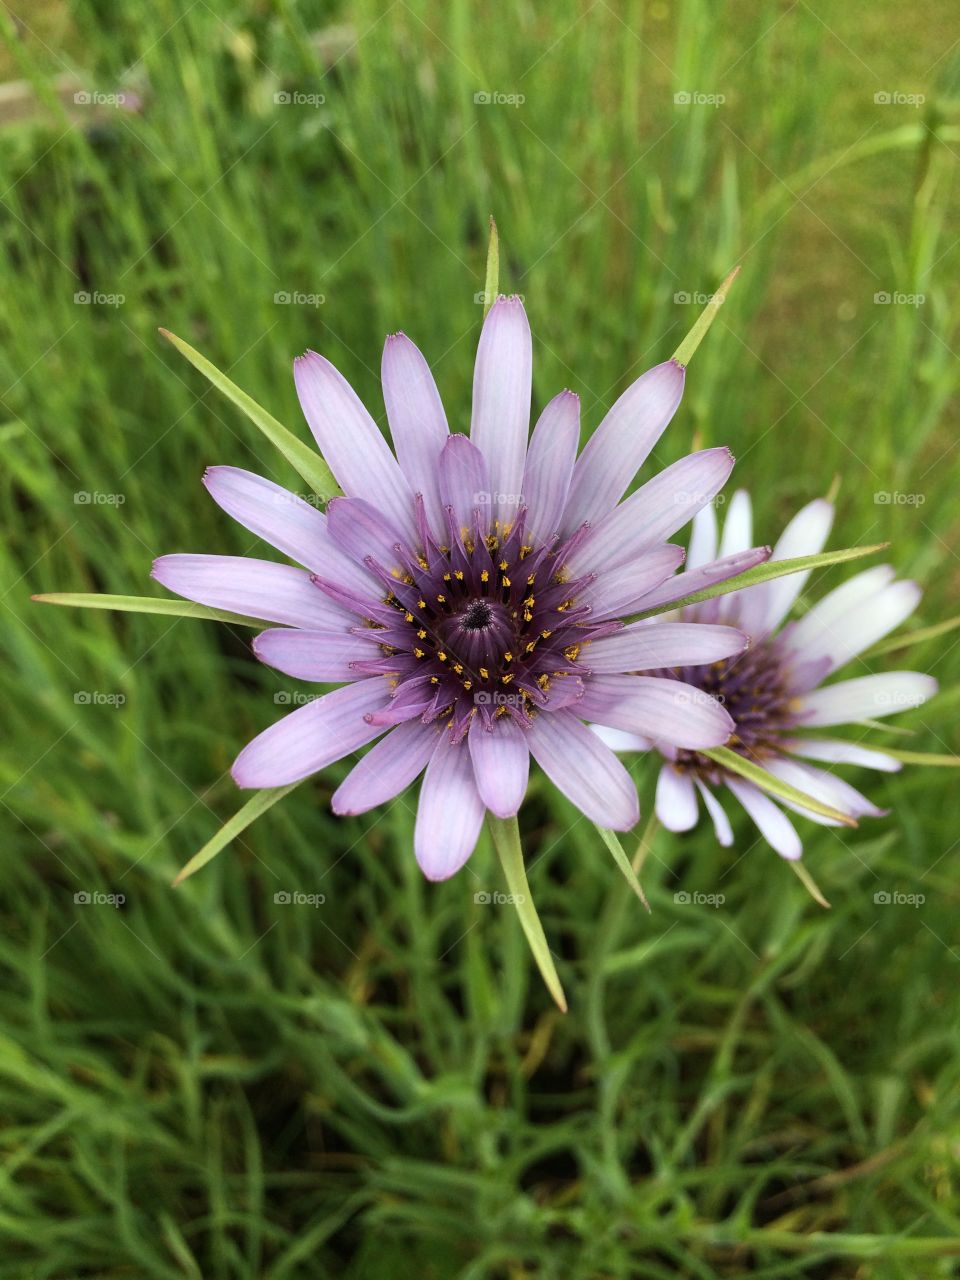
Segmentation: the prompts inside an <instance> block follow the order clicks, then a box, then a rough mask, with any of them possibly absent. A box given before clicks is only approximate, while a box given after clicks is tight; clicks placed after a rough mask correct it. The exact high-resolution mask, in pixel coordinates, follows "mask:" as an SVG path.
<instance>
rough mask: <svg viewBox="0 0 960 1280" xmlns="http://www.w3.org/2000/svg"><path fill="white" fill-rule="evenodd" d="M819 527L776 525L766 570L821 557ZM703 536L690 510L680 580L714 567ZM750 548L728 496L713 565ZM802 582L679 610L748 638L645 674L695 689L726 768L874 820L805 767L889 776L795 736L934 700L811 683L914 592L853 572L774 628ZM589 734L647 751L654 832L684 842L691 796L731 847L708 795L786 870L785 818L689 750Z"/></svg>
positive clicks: (923, 692)
mask: <svg viewBox="0 0 960 1280" xmlns="http://www.w3.org/2000/svg"><path fill="white" fill-rule="evenodd" d="M832 522H833V507H832V505H831V504H830V503H829V502H826V501H824V500H822V499H819V500H817V501H815V502H811V503H810V504H809V505H808V506H806V507H804V508H803V509H802V510H801V511H800V512H798V514H797V515H796V516H794V518H793V520H791V521H790V523H789V524H788V525H787V527H786V529H785V530H784V532H783V534H782V536H781V538H780V540H779V541H778V542H777V544H776V546H775V548H774V551H773V555H772V557H771V558H772V559H773V560H783V559H789V558H792V557H794V556H803V555H814V554H816V553H818V552H820V551H822V550H823V547H824V545H825V543H826V540H827V537H828V535H829V532H830V527H831V524H832ZM717 532H718V531H717V521H716V515H715V512H714V510H713V507H712V506H711V507H705V508H703V509H702V510H701V511H700V512H699V513H698V514H697V516H696V518H695V520H694V527H693V535H692V538H691V543H690V554H689V556H688V560H687V564H688V566H689V567H690V568H692V569H694V571H695V567H696V566H697V565H698V564H701V563H703V562H706V561H710V560H712V559H713V557H714V556H715V555H717V554H718V546H717ZM751 538H752V517H751V504H750V499H749V496H748V495H747V494H746V493H744V492H742V491H741V492H738V493H736V494H735V495H734V497H733V500H732V502H731V504H730V510H729V513H728V515H727V518H726V521H725V523H724V528H723V536H722V538H721V539H720V544H719V554H721V555H722V556H726V555H730V554H733V553H735V552H736V551H737V550H738V549H740V548H742V547H745V546H747V545H748V544H749V542H750V541H751ZM685 576H687V575H686V574H683V575H681V577H685ZM807 576H808V575H807V574H806V573H796V574H793V575H791V576H789V577H783V578H777V579H774V580H772V581H770V582H765V583H761V584H759V585H756V586H752V587H747V588H745V589H743V590H740V591H734V592H731V593H729V594H728V595H726V596H719V597H716V598H714V599H712V600H707V601H705V602H704V603H702V604H699V605H694V606H688V607H687V608H686V609H685V610H683V617H684V618H685V619H686V620H691V621H693V620H696V621H700V622H705V623H711V624H716V623H719V622H723V623H726V624H728V625H731V626H734V627H738V628H740V629H741V630H742V631H744V632H746V633H747V634H748V635H749V636H750V637H751V646H750V648H749V649H747V650H746V651H745V652H743V653H741V654H738V655H736V656H733V657H730V658H726V659H723V660H721V661H718V662H715V663H712V664H711V665H710V666H706V667H700V668H696V669H695V668H691V667H688V666H685V665H683V664H677V665H676V666H675V667H674V668H673V669H672V670H670V671H664V672H660V673H658V674H660V675H661V676H672V677H673V678H674V679H678V680H681V681H683V682H685V683H689V684H691V685H695V686H696V687H698V688H700V689H702V690H703V692H704V693H706V694H709V695H711V696H712V697H714V698H716V699H717V700H718V701H719V702H721V703H722V704H723V706H724V707H725V708H726V710H727V711H728V712H729V713H730V716H731V718H732V720H733V722H734V725H735V730H734V735H733V737H732V738H731V739H730V742H729V744H728V745H729V746H730V747H731V748H733V749H734V750H736V751H737V752H739V754H740V755H742V756H744V757H745V758H747V759H748V760H751V761H753V762H754V763H755V764H758V765H760V766H762V767H763V768H764V769H766V770H767V771H768V772H769V773H772V774H773V775H775V777H777V778H779V779H780V780H781V781H783V782H786V783H788V784H790V785H792V786H793V787H796V788H797V789H799V790H800V791H803V792H804V793H805V794H806V795H808V796H812V797H813V798H814V799H816V800H819V801H821V802H822V803H825V804H827V805H830V806H831V807H832V808H834V809H836V810H839V811H840V812H842V813H845V814H847V815H848V816H849V817H851V818H858V817H861V816H865V815H871V816H880V815H882V813H883V812H884V811H883V810H881V809H878V808H877V807H876V806H875V805H874V804H872V803H871V802H870V801H869V800H868V799H867V798H866V797H865V796H863V795H861V793H860V792H859V791H857V790H856V789H855V788H854V787H852V786H850V785H849V784H848V783H846V782H844V781H843V780H842V779H840V778H839V777H837V776H836V775H835V774H834V773H832V772H828V771H826V770H824V769H822V768H819V767H818V765H815V764H810V763H807V762H808V761H817V762H819V763H825V764H828V765H835V764H853V765H862V766H864V767H866V768H871V769H880V770H884V771H887V772H893V771H895V770H897V769H899V768H900V767H901V766H900V763H899V761H897V760H896V759H894V757H893V756H891V755H887V754H886V753H884V752H883V751H877V750H874V749H873V748H868V747H864V746H862V745H861V744H860V743H859V742H852V741H849V740H846V739H840V738H833V737H821V736H819V735H818V734H812V735H809V736H808V734H807V733H806V731H807V730H818V729H822V728H832V727H834V726H838V725H845V724H856V723H857V722H858V721H862V720H864V719H872V718H875V717H878V716H886V715H891V714H893V713H894V712H896V711H903V710H905V709H907V708H909V707H916V706H919V705H920V704H921V703H923V702H925V701H926V700H927V698H929V697H931V696H932V694H934V693H935V692H936V689H937V682H936V681H935V680H934V679H933V678H932V677H930V676H928V675H923V674H921V673H919V672H915V671H895V672H887V673H883V674H880V675H861V676H854V677H853V678H852V679H848V680H842V681H838V682H836V683H831V684H824V681H826V680H828V679H829V677H830V676H832V675H833V674H834V672H836V671H838V670H839V669H840V668H841V667H844V666H846V665H847V664H848V663H851V662H853V660H854V659H855V658H857V657H859V655H860V654H862V653H863V652H864V651H865V650H866V649H868V648H869V647H870V646H871V645H873V644H875V643H876V642H877V641H878V640H880V639H882V638H883V637H884V636H885V635H887V634H888V633H889V632H890V631H892V630H893V629H894V628H895V627H897V626H899V625H900V623H901V622H903V620H904V619H905V618H907V617H908V616H909V615H910V614H911V613H912V612H913V610H914V609H915V608H916V605H917V603H918V601H919V599H920V589H919V587H918V586H917V585H916V583H914V582H907V581H903V580H900V581H897V580H896V579H895V576H894V571H893V569H892V568H890V567H889V566H888V565H880V566H878V567H876V568H873V569H867V570H865V571H864V572H863V573H858V574H857V575H856V576H855V577H853V578H851V579H849V580H848V581H847V582H845V583H843V585H842V586H839V587H837V588H836V589H835V590H833V591H831V592H830V593H829V594H828V595H826V596H825V597H824V598H823V599H822V600H820V601H819V602H818V603H817V604H815V605H814V606H813V607H812V608H811V609H810V610H809V612H808V613H806V614H805V615H804V616H803V617H802V618H801V619H799V620H798V621H794V622H789V623H787V624H786V625H785V626H784V625H782V624H783V622H784V619H785V618H786V617H787V615H788V613H789V612H790V610H791V608H792V606H793V604H794V602H795V600H796V599H797V596H798V595H799V593H800V591H801V589H802V587H803V583H804V581H805V579H806V578H807ZM654 625H659V624H654ZM597 732H598V735H599V736H600V737H601V738H602V739H603V740H604V741H606V742H607V743H608V745H610V746H612V747H614V748H615V749H617V750H620V751H624V750H650V749H654V750H656V751H658V752H659V753H660V754H661V755H662V756H663V757H664V763H663V765H662V767H661V769H660V773H659V777H658V780H657V797H656V810H657V815H658V817H659V818H660V820H661V822H662V823H663V825H664V826H665V827H667V828H668V830H671V831H687V830H689V829H690V828H691V827H693V826H694V825H695V824H696V821H697V817H698V807H699V806H698V796H699V797H700V799H702V800H703V802H704V805H705V806H706V808H707V810H708V812H709V814H710V816H711V818H712V819H713V823H714V827H715V830H716V834H717V839H718V840H719V841H720V843H721V844H723V845H729V844H732V843H733V833H732V830H731V827H730V822H729V820H728V818H727V816H726V813H725V812H724V810H723V808H722V807H721V805H720V803H719V801H718V800H717V798H716V796H715V795H714V789H715V788H717V787H720V786H725V787H726V788H727V789H728V790H729V791H730V792H732V793H733V795H734V796H735V797H736V798H737V800H739V802H740V804H741V805H742V806H743V808H744V809H745V810H746V811H747V813H748V814H749V816H750V817H751V818H752V820H753V821H754V823H755V824H756V825H757V827H758V828H759V830H760V832H761V834H762V835H763V836H764V837H765V838H766V840H767V841H768V842H769V843H770V844H771V845H772V846H773V848H774V849H776V851H777V852H778V853H780V854H782V855H783V857H785V858H799V857H800V855H801V853H802V845H801V842H800V838H799V836H798V835H797V832H796V830H795V828H794V826H793V824H792V823H791V822H790V820H789V818H788V817H787V816H786V814H785V813H784V812H783V811H782V810H781V809H780V808H778V806H777V805H776V804H775V803H774V802H773V801H772V800H771V799H770V797H769V796H768V795H765V794H764V793H763V792H762V791H761V790H760V789H759V788H758V787H756V786H755V785H754V784H753V783H751V782H749V781H747V780H746V779H745V778H743V777H740V776H738V775H736V774H734V773H731V772H729V771H728V770H725V769H723V768H721V767H719V766H718V765H717V764H716V763H715V762H714V761H713V760H711V759H710V758H709V757H707V756H705V755H703V754H701V753H700V752H699V751H697V750H689V749H686V748H682V747H678V746H677V745H676V744H675V743H670V742H663V741H662V740H660V739H659V738H658V736H657V735H656V734H655V733H651V734H647V735H636V734H630V733H624V732H619V733H617V732H613V731H610V730H609V729H602V728H601V729H598V730H597ZM783 803H785V804H786V803H787V802H786V801H783ZM788 807H789V808H791V809H793V810H795V812H797V813H801V814H803V816H804V817H808V818H811V819H813V821H815V822H819V823H823V824H826V825H835V824H836V819H831V818H828V817H824V816H823V815H820V814H816V813H813V812H811V811H810V810H808V809H805V808H802V807H801V806H799V805H793V804H788Z"/></svg>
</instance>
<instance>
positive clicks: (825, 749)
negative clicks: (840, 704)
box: [781, 738, 903, 773]
mask: <svg viewBox="0 0 960 1280" xmlns="http://www.w3.org/2000/svg"><path fill="white" fill-rule="evenodd" d="M781 745H782V746H783V748H784V750H785V751H789V752H791V754H793V755H795V756H803V757H804V758H805V759H807V760H823V761H825V762H826V763H827V764H855V765H860V766H862V767H863V768H864V769H879V770H881V771H882V772H883V773H898V772H899V771H900V770H901V769H902V768H903V765H902V764H901V763H900V761H899V760H897V759H895V758H894V757H893V756H888V755H886V754H885V753H884V752H882V751H874V750H872V749H871V748H869V747H861V746H860V745H859V744H858V743H856V742H846V741H842V740H841V739H839V738H791V739H789V740H785V741H784V742H783V743H782V744H781Z"/></svg>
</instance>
